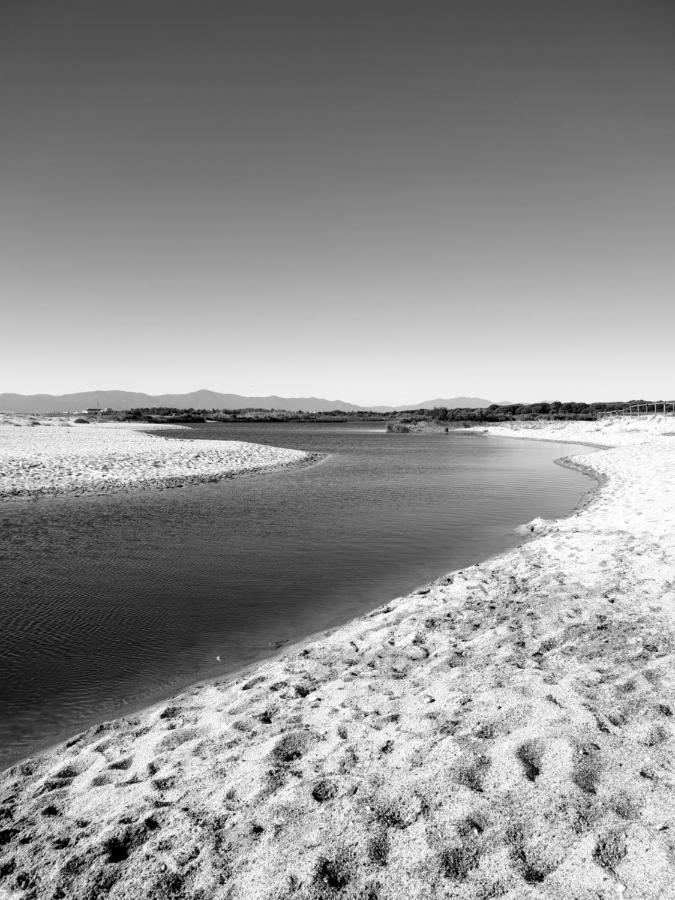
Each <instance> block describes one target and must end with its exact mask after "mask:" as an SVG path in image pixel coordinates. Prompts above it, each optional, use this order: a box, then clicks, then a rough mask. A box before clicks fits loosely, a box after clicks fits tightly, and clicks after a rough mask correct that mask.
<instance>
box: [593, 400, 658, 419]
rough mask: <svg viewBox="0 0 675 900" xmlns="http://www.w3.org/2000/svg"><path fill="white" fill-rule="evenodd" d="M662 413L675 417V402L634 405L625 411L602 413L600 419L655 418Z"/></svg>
mask: <svg viewBox="0 0 675 900" xmlns="http://www.w3.org/2000/svg"><path fill="white" fill-rule="evenodd" d="M659 413H661V415H664V416H675V400H662V401H661V402H660V403H634V404H633V405H632V406H625V407H624V408H623V409H613V410H611V411H610V412H603V413H600V418H605V417H607V416H611V417H613V416H654V415H658V414H659Z"/></svg>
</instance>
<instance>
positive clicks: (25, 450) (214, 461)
mask: <svg viewBox="0 0 675 900" xmlns="http://www.w3.org/2000/svg"><path fill="white" fill-rule="evenodd" d="M30 421H31V420H30V419H28V418H18V417H15V418H13V419H10V418H9V417H7V416H5V417H2V416H0V500H7V499H20V500H24V499H37V498H39V497H44V496H53V495H56V494H103V493H111V492H119V491H125V490H130V489H134V490H138V489H141V488H143V489H147V488H165V487H177V486H180V485H184V484H193V483H196V482H201V481H217V480H219V479H221V478H232V477H233V476H235V475H242V474H250V473H252V472H259V471H262V470H264V469H269V468H278V467H281V466H289V465H297V464H299V463H303V462H311V461H312V459H314V458H316V456H315V455H311V454H308V453H304V452H303V451H301V450H286V449H283V448H280V447H266V446H262V445H260V444H251V443H247V442H245V441H215V440H214V441H202V440H199V441H198V440H189V439H188V440H180V441H178V440H172V439H170V438H166V437H160V436H157V435H150V434H146V433H145V432H147V431H152V430H157V428H158V426H153V425H149V424H143V425H134V424H131V423H124V424H99V425H74V424H70V423H69V422H68V421H67V420H63V419H61V420H58V419H54V420H50V419H41V420H37V421H38V422H39V424H37V425H35V426H34V427H27V426H28V423H30ZM21 425H23V426H24V427H17V426H21ZM159 427H161V428H162V429H167V428H168V429H175V428H180V426H176V425H168V426H167V425H162V426H159Z"/></svg>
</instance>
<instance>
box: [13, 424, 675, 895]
mask: <svg viewBox="0 0 675 900" xmlns="http://www.w3.org/2000/svg"><path fill="white" fill-rule="evenodd" d="M633 425H635V423H633ZM672 426H675V420H673V419H669V420H661V419H655V420H653V421H651V422H649V423H644V424H643V423H640V425H639V427H638V430H636V431H628V430H627V426H626V425H625V423H624V424H623V425H621V424H620V423H617V424H615V425H611V426H605V427H602V429H601V430H600V431H598V430H597V429H596V428H595V425H591V426H590V427H588V426H585V425H576V424H575V425H569V426H567V425H566V426H563V427H561V428H558V427H555V428H550V429H545V428H539V429H532V430H529V429H528V436H531V437H542V438H549V437H555V439H556V440H567V439H569V440H573V441H580V440H587V441H594V442H597V443H604V444H606V445H609V444H612V445H614V446H615V447H616V449H611V450H603V451H600V452H595V453H589V454H588V455H584V456H583V457H581V458H578V459H579V460H580V463H581V464H583V465H587V466H592V467H593V469H595V470H596V471H597V472H598V473H599V474H600V475H601V476H602V478H603V479H604V483H603V485H602V487H601V488H600V489H599V490H598V492H597V493H596V494H595V495H594V498H593V500H592V502H591V503H589V504H587V505H586V506H585V507H584V508H583V509H580V510H579V511H577V512H576V513H575V514H573V515H572V516H571V517H570V518H568V519H565V520H561V521H555V522H544V521H542V520H535V521H534V522H533V523H531V532H532V534H533V538H532V539H531V540H529V541H528V542H526V543H525V544H523V546H521V547H520V548H517V549H515V550H513V551H510V552H508V553H506V554H503V555H501V556H499V557H497V558H494V559H491V560H488V561H487V562H485V563H482V564H480V565H477V566H473V567H471V568H469V569H466V570H463V571H460V572H456V573H454V574H452V575H449V576H446V577H444V578H441V579H439V580H438V581H437V582H436V583H434V584H433V585H432V586H431V587H430V589H429V590H428V591H426V590H425V591H420V592H417V593H415V594H413V595H411V596H409V597H405V598H400V599H398V600H395V601H392V602H391V603H390V604H388V605H387V606H386V607H384V608H380V609H379V610H375V611H374V612H373V613H371V614H369V615H367V616H364V617H363V618H361V619H357V620H355V621H353V622H351V623H349V624H348V625H347V626H345V627H343V628H341V629H338V630H337V631H335V632H333V633H332V634H327V635H324V636H321V637H320V638H318V639H314V640H312V641H309V642H307V643H306V645H305V646H304V647H302V648H295V649H294V650H292V651H290V652H287V653H285V654H284V655H282V656H280V657H278V658H276V659H274V660H272V661H269V662H267V663H264V664H263V665H261V666H259V667H258V668H257V669H255V670H254V671H251V672H250V673H247V674H245V675H242V676H240V677H238V678H236V679H234V680H233V681H230V682H222V683H214V684H206V685H198V686H195V687H194V688H192V689H190V690H187V691H185V692H183V693H181V694H180V695H178V696H176V697H175V698H173V699H172V700H171V701H169V702H165V703H162V704H160V705H158V706H156V707H154V708H152V709H150V710H147V711H146V712H144V713H142V714H140V715H138V716H135V717H133V718H128V719H121V720H118V721H116V722H111V723H107V724H105V725H101V726H98V727H96V728H93V729H90V730H89V731H87V732H85V733H84V734H83V735H80V736H78V737H77V738H75V739H73V740H72V741H70V742H68V743H67V744H65V745H62V746H61V747H59V748H57V749H56V750H53V751H51V752H50V753H48V754H46V755H43V756H41V757H38V758H35V759H33V760H30V761H28V762H26V763H24V764H22V765H19V766H16V767H14V768H13V769H11V770H9V771H8V772H6V773H5V775H4V776H3V777H2V780H1V781H0V800H2V813H3V814H4V817H5V819H4V824H3V825H2V828H3V829H4V830H3V831H2V832H1V833H0V872H4V873H5V874H4V880H0V885H2V886H3V887H4V891H5V893H4V894H3V893H2V887H0V896H4V897H10V896H11V897H22V898H28V897H39V898H42V897H45V898H46V897H50V898H52V897H53V898H58V897H69V898H70V897H77V898H89V897H92V898H93V897H100V896H105V897H110V898H122V897H125V898H141V897H143V898H144V897H152V898H170V897H178V898H192V900H197V898H202V900H206V898H223V900H225V898H229V900H236V898H269V900H272V898H275V900H281V898H288V900H291V898H298V900H308V898H350V900H355V898H371V900H374V898H380V900H385V898H387V900H394V898H419V900H423V898H424V900H427V898H435V897H453V898H481V900H487V898H491V897H506V898H509V900H527V898H535V897H537V898H570V900H571V898H574V900H586V898H588V900H591V898H593V900H597V898H617V897H627V898H628V897H630V898H673V897H675V877H674V876H675V802H674V801H675V794H674V790H673V752H672V751H673V727H672V722H673V709H675V698H674V692H673V681H674V676H673V673H674V672H675V667H674V663H675V659H674V652H675V640H674V637H675V636H674V630H673V608H672V602H673V589H674V584H675V478H674V474H675V438H673V437H669V436H666V435H664V432H667V431H669V430H673V431H675V427H672ZM628 427H632V426H630V425H629V426H628ZM495 430H496V429H495ZM522 430H523V429H518V431H519V432H520V433H522ZM499 433H500V434H503V433H507V432H505V431H504V430H503V429H499ZM508 433H513V430H509V431H508ZM486 440H489V438H486Z"/></svg>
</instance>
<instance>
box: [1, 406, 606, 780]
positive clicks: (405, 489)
mask: <svg viewBox="0 0 675 900" xmlns="http://www.w3.org/2000/svg"><path fill="white" fill-rule="evenodd" d="M175 435H176V432H173V433H172V436H175ZM182 435H184V436H189V437H202V438H211V439H212V438H221V439H223V440H231V439H233V438H234V439H241V440H249V441H255V442H259V443H264V444H272V445H277V446H282V447H297V448H301V449H306V450H318V451H321V452H323V453H327V454H329V455H328V457H327V458H326V459H324V460H323V461H322V462H320V463H319V464H317V465H314V466H312V467H309V468H303V469H296V470H289V471H285V472H279V473H273V474H266V475H261V476H255V477H249V478H240V479H236V480H232V481H223V482H220V483H218V484H206V485H197V486H192V487H185V488H179V489H174V490H165V491H147V492H140V493H136V494H118V495H113V496H109V497H91V498H84V499H83V498H68V499H56V498H53V499H43V500H40V501H38V502H31V503H22V504H17V503H13V504H5V505H2V506H0V524H1V527H2V539H1V543H0V575H1V580H0V685H1V688H0V768H2V767H4V766H6V765H9V764H11V763H12V762H14V761H16V760H17V759H19V758H21V757H24V756H26V755H28V754H29V753H31V752H34V751H35V750H37V749H40V748H41V747H44V746H47V745H49V744H51V743H54V742H55V741H57V740H60V739H62V738H63V737H66V736H67V735H69V734H72V733H74V732H75V731H78V730H80V729H82V728H84V727H86V726H88V725H90V724H92V723H93V722H96V721H100V720H102V719H106V718H110V717H112V716H115V715H119V714H123V713H125V712H128V711H130V710H132V709H134V708H137V707H138V706H141V705H143V704H145V703H148V702H151V701H154V700H156V699H159V698H160V697H162V696H166V695H167V694H168V693H170V692H171V691H173V690H174V689H176V688H178V687H181V686H183V685H185V684H187V683H189V682H191V681H195V680H198V679H200V678H205V677H208V676H212V675H217V674H222V673H226V672H231V671H233V670H235V669H238V668H240V667H242V666H244V665H248V664H249V663H252V662H254V661H256V660H258V659H260V658H262V657H264V656H266V655H270V654H271V653H273V652H274V651H275V649H276V648H277V647H278V646H279V645H280V642H285V641H294V640H297V639H299V638H301V637H304V636H306V635H309V634H311V633H313V632H316V631H320V630H322V629H325V628H329V627H331V626H335V625H338V624H340V623H342V622H345V621H347V620H348V619H350V618H351V617H353V616H355V615H358V614H359V613H362V612H365V611H366V610H368V609H370V608H372V607H375V606H377V605H378V604H380V603H383V602H385V601H386V600H388V599H390V598H391V597H394V596H397V595H400V594H404V593H406V592H407V591H409V590H411V589H412V588H414V587H416V586H418V585H420V584H422V583H424V582H425V581H428V580H430V579H432V578H435V577H437V576H439V575H441V574H443V573H444V572H447V571H449V570H451V569H455V568H458V567H460V566H464V565H468V564H471V563H474V562H477V561H479V560H481V559H485V558H486V557H488V556H490V555H492V554H494V553H497V552H499V551H501V550H503V549H505V548H507V547H509V546H513V545H514V544H515V543H517V540H518V538H517V536H516V535H515V534H514V533H513V529H514V528H515V526H516V525H518V524H520V523H522V522H526V521H528V520H530V519H532V518H534V516H537V515H541V516H544V517H555V516H560V515H565V514H567V513H569V512H570V511H571V510H572V509H573V507H574V506H575V505H576V504H577V503H578V501H579V500H580V498H581V497H582V495H583V494H584V493H585V492H586V491H587V490H588V489H589V487H591V486H592V483H591V482H590V481H589V479H587V478H586V477H584V476H582V475H580V474H579V473H578V472H575V471H571V470H569V469H563V468H561V467H559V466H555V465H553V460H554V459H555V458H556V457H559V456H567V455H570V454H572V453H574V452H579V449H578V448H575V447H573V446H570V445H569V444H551V443H537V442H534V441H517V440H511V439H500V438H492V437H491V438H487V437H484V436H481V435H475V434H461V433H459V434H452V433H451V434H450V435H448V436H446V435H444V434H428V435H415V434H410V435H388V434H386V433H384V432H382V431H375V430H367V429H359V428H354V427H350V426H343V427H340V426H336V425H326V426H316V425H295V424H288V425H205V426H198V427H196V428H193V429H191V430H190V431H189V432H184V433H182ZM177 439H180V438H177ZM584 449H585V451H586V452H587V450H588V448H584ZM217 657H220V662H219V661H217V659H216V658H217Z"/></svg>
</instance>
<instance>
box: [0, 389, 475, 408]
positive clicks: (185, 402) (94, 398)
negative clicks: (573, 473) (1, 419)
mask: <svg viewBox="0 0 675 900" xmlns="http://www.w3.org/2000/svg"><path fill="white" fill-rule="evenodd" d="M489 405H490V401H489V400H481V399H479V398H476V397H453V398H451V399H446V400H440V399H439V400H426V401H424V402H422V403H419V404H416V405H410V404H407V405H402V406H398V407H394V406H373V407H365V406H357V405H356V404H355V403H346V402H345V401H343V400H324V399H322V398H321V397H277V396H271V397H243V396H242V395H241V394H219V393H217V392H215V391H207V390H201V391H193V392H192V393H190V394H157V395H151V394H140V393H134V392H131V391H82V392H80V393H77V394H59V395H54V394H0V411H3V412H16V413H50V412H79V411H80V410H83V409H87V408H88V407H94V406H101V407H111V408H112V409H119V410H125V409H134V408H138V407H153V406H173V407H177V408H178V409H189V408H191V407H192V408H193V409H245V408H248V407H254V408H258V409H284V410H290V411H292V412H294V411H296V410H299V409H302V410H304V411H305V412H322V411H328V410H334V409H339V410H345V411H350V410H351V411H357V410H365V409H372V410H374V411H376V412H390V411H391V410H393V409H433V407H434V406H446V407H447V408H448V409H456V408H458V407H473V408H477V407H485V406H489Z"/></svg>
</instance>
